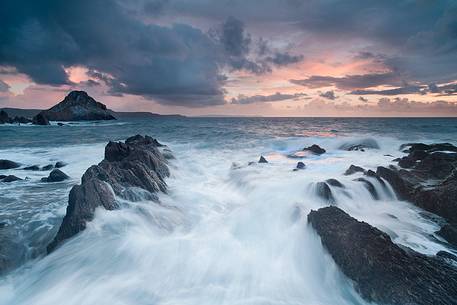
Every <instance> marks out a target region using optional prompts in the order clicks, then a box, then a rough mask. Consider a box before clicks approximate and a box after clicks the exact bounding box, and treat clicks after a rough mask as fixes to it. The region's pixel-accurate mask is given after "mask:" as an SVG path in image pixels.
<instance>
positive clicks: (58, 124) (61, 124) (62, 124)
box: [57, 122, 65, 126]
mask: <svg viewBox="0 0 457 305" xmlns="http://www.w3.org/2000/svg"><path fill="white" fill-rule="evenodd" d="M57 126H65V124H64V123H60V122H59V123H57Z"/></svg>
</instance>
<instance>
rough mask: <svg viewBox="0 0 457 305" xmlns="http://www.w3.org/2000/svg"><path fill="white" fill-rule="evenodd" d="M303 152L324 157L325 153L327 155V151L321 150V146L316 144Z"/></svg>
mask: <svg viewBox="0 0 457 305" xmlns="http://www.w3.org/2000/svg"><path fill="white" fill-rule="evenodd" d="M303 150H305V151H310V152H312V153H313V154H315V155H322V154H323V153H325V149H323V148H321V147H320V146H319V145H316V144H313V145H311V146H309V147H305V148H303Z"/></svg>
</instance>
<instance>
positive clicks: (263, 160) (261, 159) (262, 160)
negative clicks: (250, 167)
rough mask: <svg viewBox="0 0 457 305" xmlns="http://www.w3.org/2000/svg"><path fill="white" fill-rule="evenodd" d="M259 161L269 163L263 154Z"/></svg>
mask: <svg viewBox="0 0 457 305" xmlns="http://www.w3.org/2000/svg"><path fill="white" fill-rule="evenodd" d="M259 163H268V161H267V159H265V158H264V157H263V156H260V159H259Z"/></svg>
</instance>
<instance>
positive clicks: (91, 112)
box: [34, 91, 116, 121]
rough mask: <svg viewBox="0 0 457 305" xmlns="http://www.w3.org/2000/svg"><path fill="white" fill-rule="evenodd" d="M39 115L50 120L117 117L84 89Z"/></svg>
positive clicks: (108, 118) (89, 119) (90, 119)
mask: <svg viewBox="0 0 457 305" xmlns="http://www.w3.org/2000/svg"><path fill="white" fill-rule="evenodd" d="M38 115H43V116H45V117H46V118H47V119H48V120H50V121H92V120H115V119H116V118H115V117H114V116H113V115H112V114H111V112H110V111H109V110H108V109H107V108H106V106H105V105H103V104H102V103H99V102H97V101H96V100H94V99H93V98H92V97H90V96H89V95H88V94H87V93H86V92H84V91H72V92H70V93H69V94H68V95H67V96H66V97H65V99H64V100H63V101H62V102H60V103H58V104H57V105H55V106H53V107H51V108H50V109H48V110H44V111H42V112H40V113H39V114H38ZM38 115H37V116H38ZM34 119H35V118H34Z"/></svg>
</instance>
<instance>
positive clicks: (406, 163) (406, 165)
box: [398, 157, 416, 168]
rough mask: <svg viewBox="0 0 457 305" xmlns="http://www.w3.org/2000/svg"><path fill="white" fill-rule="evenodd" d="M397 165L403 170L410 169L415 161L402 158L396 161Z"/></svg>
mask: <svg viewBox="0 0 457 305" xmlns="http://www.w3.org/2000/svg"><path fill="white" fill-rule="evenodd" d="M398 165H399V166H400V167H403V168H411V167H413V166H414V165H416V161H415V160H413V159H411V158H409V157H403V158H400V160H398Z"/></svg>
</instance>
